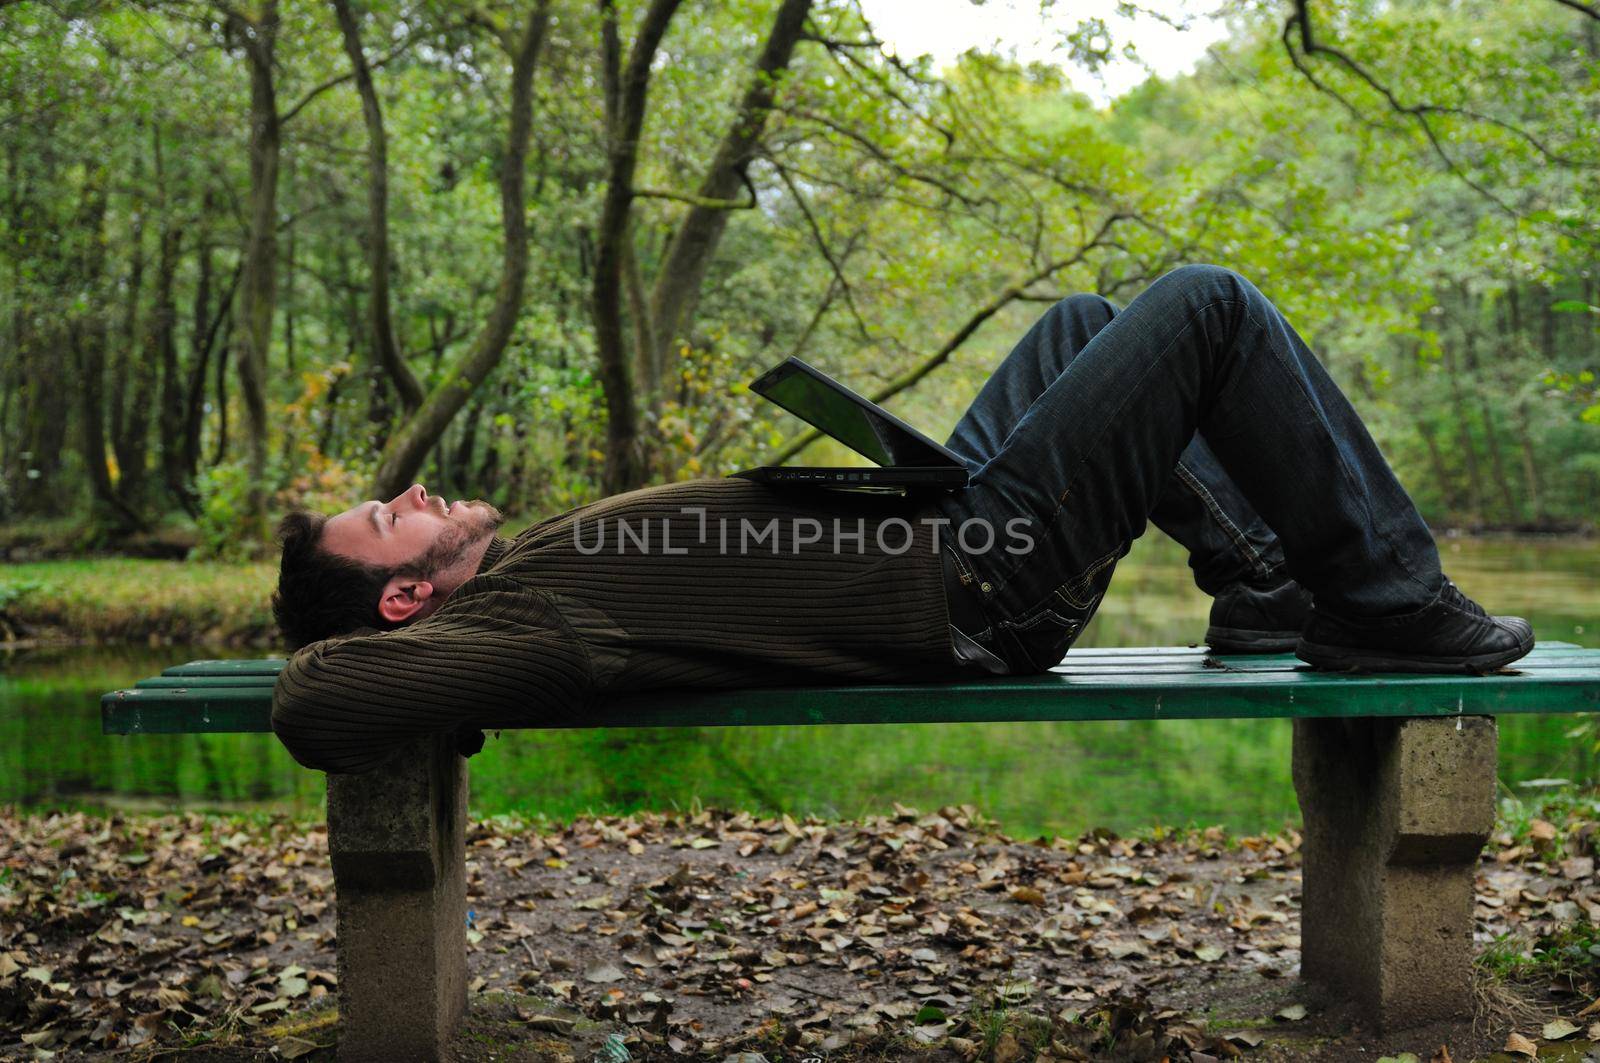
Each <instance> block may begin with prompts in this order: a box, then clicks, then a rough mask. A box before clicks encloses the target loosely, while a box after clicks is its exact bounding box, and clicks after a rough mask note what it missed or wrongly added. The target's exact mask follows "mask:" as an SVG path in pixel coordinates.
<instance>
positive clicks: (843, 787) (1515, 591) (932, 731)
mask: <svg viewBox="0 0 1600 1063" xmlns="http://www.w3.org/2000/svg"><path fill="white" fill-rule="evenodd" d="M1442 550H1443V553H1444V555H1445V559H1446V571H1448V572H1449V573H1450V574H1451V576H1452V577H1453V578H1454V579H1455V580H1456V582H1457V583H1459V584H1460V585H1461V586H1462V588H1463V589H1465V590H1466V591H1467V593H1468V594H1471V595H1473V596H1474V597H1477V598H1478V599H1479V600H1480V601H1482V602H1484V603H1485V604H1487V605H1488V606H1490V607H1491V608H1492V609H1494V610H1496V611H1499V612H1512V613H1519V614H1521V615H1523V616H1527V617H1528V618H1530V619H1531V620H1532V621H1533V623H1534V626H1535V629H1536V630H1537V631H1538V634H1539V637H1540V638H1541V639H1545V640H1557V639H1559V640H1565V641H1568V642H1576V643H1579V644H1582V645H1585V646H1600V543H1596V542H1593V541H1572V540H1557V541H1533V540H1513V539H1504V540H1466V539H1450V540H1445V541H1444V542H1443V544H1442ZM1208 602H1209V599H1207V598H1205V597H1204V596H1203V595H1201V594H1200V593H1199V592H1198V591H1197V590H1195V588H1194V586H1193V584H1192V583H1191V582H1190V580H1189V576H1188V570H1187V569H1186V568H1185V567H1184V565H1183V561H1182V555H1181V553H1180V552H1179V551H1178V550H1177V549H1176V547H1175V546H1173V544H1171V543H1170V542H1168V541H1166V540H1164V539H1161V538H1159V537H1156V536H1151V537H1147V538H1146V539H1145V540H1142V541H1141V542H1140V543H1139V544H1138V545H1137V546H1136V548H1135V551H1134V553H1133V554H1132V555H1131V556H1130V557H1129V558H1128V559H1127V560H1126V561H1125V562H1124V563H1123V564H1122V565H1121V566H1119V568H1118V571H1117V576H1116V579H1115V581H1114V582H1113V585H1112V589H1111V592H1110V594H1109V595H1107V598H1106V602H1105V604H1104V605H1103V606H1102V608H1101V611H1100V614H1099V616H1098V617H1097V618H1096V620H1095V621H1094V623H1093V624H1092V625H1091V627H1090V629H1089V630H1088V631H1087V632H1086V633H1085V635H1084V638H1083V640H1082V644H1085V645H1101V646H1113V645H1125V646H1136V645H1151V644H1175V643H1184V642H1190V641H1193V640H1195V639H1197V638H1199V637H1200V636H1201V634H1202V633H1203V631H1204V629H1205V622H1206V612H1207V609H1208V607H1209V606H1208ZM228 655H230V652H229V651H226V650H217V649H215V648H208V647H193V646H178V647H173V646H168V647H162V648H160V649H148V648H142V647H91V648H70V649H49V650H43V649H41V650H33V651H16V652H12V653H10V654H0V803H11V804H20V805H23V806H27V807H32V808H52V807H64V806H72V807H85V806H87V807H130V806H132V807H144V808H176V807H203V808H226V809H255V808H291V809H295V810H297V811H301V812H308V813H311V812H315V811H316V810H317V809H318V808H319V806H320V803H321V801H322V785H321V783H322V776H321V775H320V774H317V773H314V772H308V771H304V770H302V769H301V768H299V767H298V766H296V765H295V764H294V762H293V761H291V760H290V759H289V757H288V755H287V754H286V753H285V752H284V751H283V750H282V749H281V748H280V747H279V746H278V745H277V743H276V741H275V740H274V739H273V738H272V737H271V736H270V735H175V736H165V735H163V736H141V737H139V738H136V739H129V738H117V737H108V736H102V735H101V734H100V724H99V709H98V698H99V695H100V694H101V693H102V692H104V691H106V690H111V689H115V688H117V687H119V686H125V685H127V684H129V683H131V682H132V681H134V680H136V679H139V678H142V677H144V676H147V675H152V674H154V673H156V672H157V671H159V670H160V669H161V668H162V667H165V666H166V665H168V664H171V663H173V662H175V661H181V660H189V659H192V658H196V657H213V656H228ZM232 655H234V656H259V653H254V652H240V651H234V652H233V653H232ZM1289 740H1290V725H1289V722H1288V721H1286V720H1213V721H1178V720H1172V721H1162V722H1159V723H1157V722H1148V721H1129V722H1107V723H1060V724H1052V723H1028V724H1020V723H1019V724H987V725H980V724H937V725H925V726H888V725H885V726H874V727H871V728H864V727H844V726H840V727H784V728H756V729H744V728H704V729H697V730H668V731H655V730H638V731H611V732H605V731H574V732H515V733H508V734H506V735H505V736H504V737H502V738H500V739H498V740H496V739H494V738H491V739H490V740H489V744H488V745H487V747H486V748H485V750H484V752H483V753H481V754H479V755H478V756H476V757H474V758H473V759H472V762H471V763H472V800H471V805H472V811H473V813H474V814H475V815H481V814H489V813H496V812H520V813H524V814H533V813H546V814H549V815H552V816H556V817H567V816H571V815H573V814H576V813H581V812H584V811H591V810H592V811H605V812H617V811H631V810H635V809H638V808H665V807H674V806H676V807H687V806H691V805H693V804H694V803H695V802H700V803H702V804H707V805H719V806H733V807H745V808H752V809H757V810H762V811H775V810H783V811H788V812H791V813H795V814H802V813H808V812H816V813H819V814H823V815H828V816H836V815H844V816H854V815H859V814H863V813H868V812H877V811H887V810H888V809H889V808H890V807H891V805H892V803H893V802H895V801H899V802H902V803H904V804H907V805H912V806H914V807H919V808H924V809H926V808H930V807H936V806H938V805H941V804H947V803H961V802H970V803H972V804H975V805H977V806H978V807H979V808H980V809H982V810H983V811H984V812H985V813H987V814H989V815H991V816H993V817H995V818H997V819H998V820H999V821H1000V822H1001V824H1002V825H1003V826H1004V827H1005V828H1006V829H1007V830H1008V831H1010V832H1011V833H1013V834H1014V835H1017V836H1031V835H1033V834H1036V833H1069V832H1077V831H1081V830H1085V829H1087V828H1090V827H1108V828H1111V829H1113V830H1129V829H1134V828H1139V827H1147V826H1151V825H1153V824H1157V823H1164V824H1172V825H1177V826H1185V825H1191V824H1194V825H1209V824H1225V825H1226V826H1227V827H1229V828H1230V829H1232V830H1235V831H1257V830H1262V829H1273V828H1277V827H1280V826H1282V825H1284V824H1285V823H1290V822H1294V821H1296V820H1297V819H1298V815H1297V812H1296V809H1295V803H1294V792H1293V788H1292V786H1291V784H1290V780H1289ZM1595 750H1596V731H1595V730H1593V729H1591V728H1590V726H1589V725H1588V724H1587V722H1586V720H1585V718H1579V717H1573V716H1522V717H1510V718H1507V719H1504V720H1502V721H1501V753H1500V774H1501V783H1502V785H1503V787H1504V788H1505V792H1507V793H1512V794H1526V793H1529V792H1530V790H1531V789H1536V788H1537V787H1538V786H1540V785H1544V783H1542V782H1541V780H1551V779H1565V780H1569V781H1571V782H1574V783H1578V784H1583V785H1587V784H1592V783H1594V782H1595V781H1597V765H1596V759H1597V758H1596V751H1595ZM1529 783H1533V784H1534V786H1533V787H1532V788H1530V787H1529V786H1528V784H1529Z"/></svg>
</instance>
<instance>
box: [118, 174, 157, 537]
mask: <svg viewBox="0 0 1600 1063" xmlns="http://www.w3.org/2000/svg"><path fill="white" fill-rule="evenodd" d="M141 158H143V156H141V155H139V154H138V153H135V155H134V159H135V162H136V165H135V166H134V169H133V173H134V181H135V182H136V183H137V184H139V185H140V186H141V187H140V189H139V192H138V195H140V196H143V194H144V189H143V187H142V186H143V184H144V174H143V166H141V165H137V162H138V160H139V159H141ZM133 209H134V215H133V216H134V222H133V236H132V239H131V241H130V245H131V251H130V254H131V255H132V259H131V261H130V263H129V266H128V285H127V290H126V293H125V294H126V300H127V301H126V303H125V304H124V308H123V315H122V331H121V333H120V335H118V337H117V345H116V350H115V352H114V353H113V354H112V357H111V384H110V386H111V394H110V397H109V401H110V404H111V405H110V413H111V452H112V453H113V454H115V455H116V458H117V490H118V492H119V493H121V492H122V491H123V483H124V480H125V479H127V478H128V477H130V476H131V477H132V481H133V483H132V486H133V487H134V488H135V489H136V490H137V489H138V487H139V484H140V481H141V480H142V479H143V475H144V470H143V469H134V468H132V466H133V464H134V462H135V461H136V460H137V459H136V457H135V455H134V453H133V451H134V450H135V446H134V442H133V435H134V433H135V432H136V431H140V430H148V428H149V421H148V420H144V421H142V422H141V421H140V419H139V416H138V414H137V413H136V412H134V411H133V410H132V409H131V407H130V406H129V402H130V399H131V398H132V397H133V396H134V395H135V393H137V391H138V390H139V386H140V385H141V384H143V383H144V382H145V380H146V378H147V375H148V367H147V366H146V365H145V363H144V357H143V347H144V343H143V336H142V335H141V334H140V331H139V297H140V296H141V295H143V294H144V225H145V211H146V210H147V206H146V205H145V204H144V203H143V202H142V201H136V203H135V206H134V208H133ZM130 418H131V420H132V422H133V423H132V424H131V425H130V424H129V421H130ZM122 497H123V498H124V499H126V498H127V495H126V494H123V496H122ZM130 504H131V505H133V506H135V507H137V505H138V504H137V502H132V503H130Z"/></svg>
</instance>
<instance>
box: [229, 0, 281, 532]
mask: <svg viewBox="0 0 1600 1063" xmlns="http://www.w3.org/2000/svg"><path fill="white" fill-rule="evenodd" d="M229 21H230V24H231V25H232V26H233V28H234V30H235V32H236V33H237V34H238V36H239V38H240V40H241V41H243V43H244V50H245V54H246V56H247V57H248V59H249V67H250V200H249V203H250V227H249V235H248V236H247V238H246V240H245V254H244V278H243V283H242V286H241V291H240V298H239V312H238V314H237V316H236V317H235V319H234V341H233V342H234V357H235V359H236V363H237V367H238V372H239V393H240V395H241V396H242V397H243V398H244V413H245V433H246V437H245V438H246V444H247V450H246V456H247V460H248V470H249V477H250V485H249V489H248V493H247V501H246V519H245V526H244V528H243V529H242V530H243V532H244V535H245V536H246V538H247V539H254V540H256V541H257V542H258V543H260V544H262V545H265V544H266V542H267V540H268V529H267V501H268V498H269V496H270V491H269V486H270V485H269V484H268V483H267V430H268V426H267V348H268V346H269V345H270V344H271V342H272V319H273V313H274V301H275V299H276V293H277V268H278V261H277V254H278V248H277V243H278V237H277V231H278V157H279V151H280V148H281V130H280V127H279V118H278V98H277V88H276V86H275V84H274V82H273V76H274V71H273V53H274V51H275V49H276V45H277V35H278V3H277V0H265V2H264V3H263V4H262V7H261V15H260V17H259V18H257V19H254V20H246V19H245V18H244V17H243V16H241V15H238V14H236V13H233V14H230V15H229Z"/></svg>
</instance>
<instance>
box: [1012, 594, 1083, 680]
mask: <svg viewBox="0 0 1600 1063" xmlns="http://www.w3.org/2000/svg"><path fill="white" fill-rule="evenodd" d="M1081 630H1083V625H1082V624H1081V623H1080V622H1078V621H1077V620H1074V619H1072V618H1071V617H1066V616H1062V615H1061V614H1060V613H1058V612H1056V611H1055V610H1054V609H1050V608H1048V607H1040V608H1038V609H1034V610H1032V611H1030V612H1029V613H1028V614H1027V615H1026V616H1024V617H1022V618H1020V619H1017V620H1002V621H1000V623H998V624H997V625H995V635H996V637H998V638H999V640H1000V642H1001V644H1002V645H1003V646H1004V648H1005V650H1006V657H1007V663H1008V664H1009V665H1010V666H1011V670H1012V671H1013V672H1022V673H1027V672H1043V671H1047V670H1049V669H1051V668H1053V667H1055V666H1056V665H1057V664H1060V663H1061V658H1062V657H1064V656H1066V652H1067V649H1068V647H1070V646H1071V645H1072V643H1073V640H1075V639H1076V638H1077V637H1078V632H1079V631H1081Z"/></svg>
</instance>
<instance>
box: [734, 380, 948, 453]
mask: <svg viewBox="0 0 1600 1063" xmlns="http://www.w3.org/2000/svg"><path fill="white" fill-rule="evenodd" d="M750 388H751V390H752V391H754V392H756V393H757V394H759V395H761V396H763V397H765V398H767V399H769V400H770V401H772V402H775V403H777V404H778V405H779V406H782V407H783V408H784V409H786V410H788V411H789V412H790V413H792V414H794V415H795V416H796V417H799V418H800V419H801V420H803V421H805V422H807V423H808V424H810V425H812V426H814V427H816V428H819V429H821V430H822V431H823V432H825V433H827V434H828V435H830V436H832V437H833V438H834V439H837V440H838V441H839V442H841V443H843V444H844V445H845V446H847V447H849V448H850V449H851V450H853V451H855V452H856V453H857V454H860V455H861V456H862V457H865V458H867V459H868V460H870V461H872V462H875V463H876V464H878V465H883V466H886V467H887V466H895V465H924V466H925V465H952V464H957V465H959V464H960V463H961V461H960V459H959V458H957V457H955V455H953V454H949V453H948V452H946V451H945V450H944V448H943V447H941V446H939V444H937V443H935V442H933V441H932V440H931V439H928V438H926V437H925V436H923V435H922V434H921V433H919V432H917V431H916V430H915V429H913V428H911V427H910V426H908V425H905V424H902V423H901V422H900V421H898V420H897V419H895V418H894V417H893V416H891V415H890V414H888V413H887V412H886V411H883V410H879V409H878V408H877V407H875V406H873V405H872V404H871V403H870V402H868V401H867V400H866V399H863V398H861V397H860V396H858V395H856V394H855V393H854V392H852V391H851V390H849V389H848V388H846V387H845V386H844V385H843V384H840V383H838V382H837V381H835V380H833V379H831V378H829V377H827V376H824V375H823V374H822V373H820V372H818V371H817V370H815V369H813V368H811V367H810V366H808V365H806V364H805V363H804V362H801V361H800V360H799V359H796V358H790V359H789V360H787V361H785V362H784V363H783V364H782V365H779V366H778V367H777V368H776V369H773V370H772V371H771V372H769V373H766V374H765V375H763V376H762V377H761V378H760V379H758V380H756V381H755V382H754V383H753V384H751V385H750Z"/></svg>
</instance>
